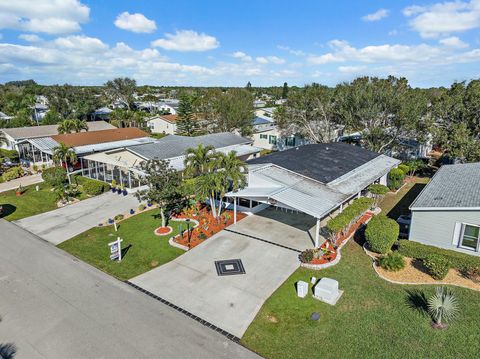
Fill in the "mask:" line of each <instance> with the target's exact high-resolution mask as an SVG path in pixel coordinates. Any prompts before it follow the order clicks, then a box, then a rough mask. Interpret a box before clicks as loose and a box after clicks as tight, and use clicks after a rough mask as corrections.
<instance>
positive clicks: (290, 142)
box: [285, 137, 295, 147]
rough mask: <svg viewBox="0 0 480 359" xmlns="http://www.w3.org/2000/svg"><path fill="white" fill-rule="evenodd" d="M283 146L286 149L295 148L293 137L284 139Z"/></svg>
mask: <svg viewBox="0 0 480 359" xmlns="http://www.w3.org/2000/svg"><path fill="white" fill-rule="evenodd" d="M285 146H287V147H293V146H295V137H287V138H286V139H285Z"/></svg>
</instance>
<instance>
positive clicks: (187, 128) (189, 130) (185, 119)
mask: <svg viewBox="0 0 480 359" xmlns="http://www.w3.org/2000/svg"><path fill="white" fill-rule="evenodd" d="M193 102H194V98H193V97H192V96H190V95H182V97H181V98H180V103H179V105H178V109H177V114H178V118H179V119H178V121H177V131H176V132H177V134H178V135H182V136H195V135H197V134H198V132H199V126H198V121H197V120H196V118H195V113H194V108H193Z"/></svg>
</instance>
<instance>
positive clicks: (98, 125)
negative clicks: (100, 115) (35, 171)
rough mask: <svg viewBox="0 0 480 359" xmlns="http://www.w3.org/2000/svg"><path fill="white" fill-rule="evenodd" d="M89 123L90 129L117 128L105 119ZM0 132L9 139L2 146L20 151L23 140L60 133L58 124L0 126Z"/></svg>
mask: <svg viewBox="0 0 480 359" xmlns="http://www.w3.org/2000/svg"><path fill="white" fill-rule="evenodd" d="M87 125H88V131H102V130H111V129H114V128H116V127H115V126H112V125H110V124H109V123H107V122H105V121H93V122H87ZM0 132H3V134H4V135H5V137H6V138H7V141H8V143H7V144H6V145H5V144H2V145H1V146H0V148H6V149H8V150H17V151H18V144H19V143H20V142H21V141H23V140H29V139H34V138H41V137H49V136H54V135H58V125H46V126H30V127H14V128H0Z"/></svg>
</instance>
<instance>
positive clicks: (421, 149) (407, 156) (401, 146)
mask: <svg viewBox="0 0 480 359" xmlns="http://www.w3.org/2000/svg"><path fill="white" fill-rule="evenodd" d="M431 137H432V136H430V139H429V140H428V141H427V142H426V143H421V142H419V141H417V140H416V139H408V138H405V139H401V140H400V141H399V143H398V145H397V146H396V147H395V148H394V149H393V150H392V151H390V152H391V153H390V155H391V156H393V157H395V158H400V159H401V160H404V161H408V160H416V159H427V158H429V157H430V152H431V151H432V149H433V146H432V140H431Z"/></svg>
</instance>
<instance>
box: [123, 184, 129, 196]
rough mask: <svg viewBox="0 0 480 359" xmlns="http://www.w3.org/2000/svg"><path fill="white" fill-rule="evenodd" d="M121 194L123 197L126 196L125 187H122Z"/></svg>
mask: <svg viewBox="0 0 480 359" xmlns="http://www.w3.org/2000/svg"><path fill="white" fill-rule="evenodd" d="M122 193H123V195H124V196H126V195H127V194H128V191H127V189H126V188H125V187H123V186H122Z"/></svg>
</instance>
